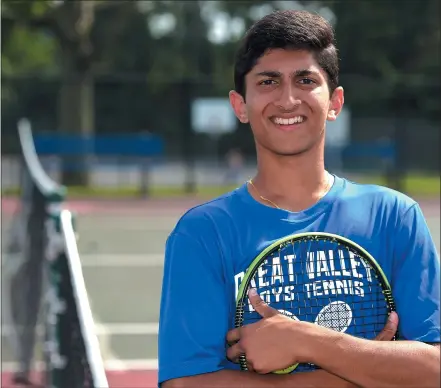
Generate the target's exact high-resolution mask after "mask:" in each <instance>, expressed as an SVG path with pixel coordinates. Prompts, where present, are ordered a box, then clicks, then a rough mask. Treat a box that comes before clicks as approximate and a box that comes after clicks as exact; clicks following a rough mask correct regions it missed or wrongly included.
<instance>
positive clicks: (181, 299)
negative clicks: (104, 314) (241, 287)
mask: <svg viewBox="0 0 441 388" xmlns="http://www.w3.org/2000/svg"><path fill="white" fill-rule="evenodd" d="M192 236H193V234H192ZM192 236H188V235H186V234H180V233H176V232H173V233H172V234H171V235H170V236H169V238H168V240H167V244H166V252H165V264H164V276H163V284H162V296H161V307H160V321H159V349H158V353H159V368H158V369H159V376H158V383H159V384H161V383H162V382H164V381H166V380H170V379H174V378H179V377H185V376H192V375H197V374H203V373H210V372H215V371H218V370H221V369H223V368H224V367H223V366H222V363H223V362H225V358H226V357H225V354H226V348H225V345H226V342H225V341H226V340H225V338H226V333H227V331H228V316H229V315H228V314H229V311H228V306H229V303H228V301H227V293H226V292H225V288H226V286H225V280H224V272H223V270H222V260H221V258H222V257H221V253H220V252H219V248H218V247H215V246H214V245H215V243H214V242H213V240H214V236H213V238H212V239H204V240H201V239H198V238H197V236H195V237H192ZM210 244H213V247H212V246H211V245H210Z"/></svg>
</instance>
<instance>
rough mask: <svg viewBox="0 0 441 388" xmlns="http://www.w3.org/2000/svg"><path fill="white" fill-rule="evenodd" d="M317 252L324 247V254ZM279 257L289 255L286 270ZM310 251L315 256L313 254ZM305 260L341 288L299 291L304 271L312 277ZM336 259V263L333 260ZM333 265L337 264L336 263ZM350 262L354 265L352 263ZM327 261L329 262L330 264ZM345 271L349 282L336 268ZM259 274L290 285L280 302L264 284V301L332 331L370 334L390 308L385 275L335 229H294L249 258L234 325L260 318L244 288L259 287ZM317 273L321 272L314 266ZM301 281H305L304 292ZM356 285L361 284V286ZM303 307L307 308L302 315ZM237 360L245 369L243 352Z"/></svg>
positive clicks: (284, 371) (370, 336) (375, 331)
mask: <svg viewBox="0 0 441 388" xmlns="http://www.w3.org/2000/svg"><path fill="white" fill-rule="evenodd" d="M318 252H327V254H322V253H318ZM319 256H321V258H320V260H316V259H317V258H318V257H319ZM282 257H285V258H287V257H290V258H291V259H290V266H291V267H290V268H289V269H290V271H288V272H289V276H287V275H286V274H287V271H286V267H287V266H286V263H282ZM312 257H315V259H313V258H312ZM308 262H309V265H310V268H309V269H311V266H313V267H314V266H315V271H318V268H319V266H320V267H321V269H320V270H321V271H322V274H323V272H324V273H325V275H330V274H332V275H335V276H334V279H333V276H325V277H324V278H328V280H323V284H326V283H325V282H327V284H328V285H330V284H334V286H335V285H336V284H337V285H339V283H342V284H343V291H342V292H341V290H342V289H341V288H338V289H337V288H332V287H331V288H329V289H328V294H327V295H326V296H323V295H322V297H318V296H317V297H316V298H309V300H308V298H307V297H306V296H305V295H306V294H309V295H310V294H311V293H312V291H311V284H312V283H307V282H305V277H306V278H311V277H312V278H314V276H312V272H313V271H308V270H305V268H306V269H307V268H308ZM325 262H326V263H327V264H325ZM338 262H339V263H340V264H337V263H338ZM338 265H340V267H339V268H338V269H337V267H338ZM352 265H353V266H355V267H356V268H355V269H354V268H352ZM329 267H332V269H331V268H329ZM277 268H279V269H277ZM357 271H358V272H357ZM362 272H364V274H363V275H364V276H362V275H361V273H362ZM350 273H352V274H353V275H354V276H352V277H351V279H349V280H350V281H351V282H349V280H348V282H346V279H344V281H345V282H344V281H343V280H338V278H339V277H341V276H342V274H345V275H348V277H350V276H349V274H350ZM263 274H269V275H268V276H270V277H273V278H278V281H279V289H280V284H282V285H283V288H284V290H285V291H286V290H287V288H286V287H290V290H293V291H294V292H293V293H291V296H290V298H289V299H290V300H289V303H288V304H287V303H286V301H285V303H280V299H281V298H282V297H281V296H280V294H279V300H277V298H276V301H272V299H274V298H272V296H271V287H266V288H267V289H266V290H264V292H263V293H266V295H265V298H263V299H264V300H265V299H266V300H265V301H266V302H267V303H268V304H269V305H271V306H272V307H274V308H276V309H277V310H279V311H280V312H281V313H283V314H285V315H287V316H290V317H291V318H292V319H297V320H305V321H310V322H312V323H315V324H318V325H321V326H325V327H328V328H331V329H333V330H336V331H340V332H348V334H352V335H355V336H359V337H363V338H368V339H373V338H374V337H375V336H376V335H377V334H378V332H380V331H381V330H382V329H383V327H384V324H385V323H386V321H387V317H388V315H389V314H390V312H391V311H394V310H395V304H394V301H393V297H392V291H391V287H390V284H389V281H388V279H387V277H386V276H385V274H384V272H383V270H382V269H381V267H380V265H379V264H378V262H377V261H376V260H375V259H374V258H373V257H372V255H370V254H369V252H367V251H366V250H365V249H364V248H362V247H361V246H360V245H358V244H357V243H355V242H353V241H351V240H349V239H347V238H345V237H342V236H339V235H336V234H332V233H325V232H312V233H299V234H294V235H290V236H286V237H284V238H282V239H279V240H277V241H275V242H274V243H272V244H271V245H269V246H268V247H267V248H266V249H264V250H263V251H262V252H261V253H260V254H259V255H258V256H257V257H256V258H255V259H254V260H253V261H252V263H251V264H250V266H249V267H248V269H247V270H246V272H245V275H244V278H243V280H242V282H241V284H240V286H239V289H238V293H237V298H236V316H235V327H236V328H238V327H241V326H243V325H245V324H249V323H253V322H256V321H257V320H259V319H260V316H259V315H258V313H257V312H255V311H252V310H253V309H252V307H251V306H250V304H249V302H248V297H247V293H248V290H249V288H251V287H255V288H257V289H258V292H260V288H262V287H260V286H262V284H264V285H265V284H266V283H268V282H267V281H263V282H261V281H260V279H261V278H262V276H263ZM317 275H321V274H320V273H318V272H317ZM357 276H358V278H357ZM319 277H320V276H319ZM324 278H323V279H324ZM335 279H337V280H335ZM362 281H364V282H367V284H364V283H363V284H362V286H360V284H361V283H360V282H362ZM253 282H254V283H253ZM274 282H275V281H274ZM356 282H358V283H356ZM308 284H309V285H308ZM354 284H355V285H357V284H358V286H356V287H355V286H354ZM274 287H275V285H274ZM305 287H308V291H307V292H306V293H305ZM360 287H362V288H363V287H364V288H366V290H364V289H361V288H360ZM355 288H358V290H356V291H357V292H359V295H354V294H353V292H354V290H355ZM264 289H265V287H264ZM268 290H270V291H268ZM351 291H352V293H351ZM366 291H367V292H366ZM263 293H262V294H263ZM318 294H319V293H318V292H317V295H318ZM293 295H294V296H295V297H293ZM273 296H274V295H273ZM261 297H262V295H261ZM273 302H274V303H273ZM308 303H309V306H308ZM351 306H352V307H351ZM354 307H355V310H354ZM308 310H309V313H308V314H306V315H305V312H306V311H308ZM369 312H372V314H369ZM363 327H364V329H363ZM348 329H349V330H348ZM394 339H396V337H395V338H394ZM239 364H240V367H241V369H242V370H247V369H248V368H247V361H246V356H245V355H243V356H241V357H239ZM299 365H300V364H296V365H292V366H289V367H287V368H285V369H282V370H278V371H274V372H273V373H276V374H287V373H291V372H292V371H294V370H295V369H296V368H297V367H298V366H299ZM316 368H317V367H316V366H313V365H311V364H306V365H302V369H304V370H308V369H316Z"/></svg>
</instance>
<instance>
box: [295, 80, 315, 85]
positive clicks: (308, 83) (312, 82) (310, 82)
mask: <svg viewBox="0 0 441 388" xmlns="http://www.w3.org/2000/svg"><path fill="white" fill-rule="evenodd" d="M299 82H300V83H302V84H304V85H313V84H315V83H316V82H315V81H314V80H313V79H311V78H302V79H301V80H300V81H299Z"/></svg>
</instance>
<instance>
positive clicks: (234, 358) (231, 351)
mask: <svg viewBox="0 0 441 388" xmlns="http://www.w3.org/2000/svg"><path fill="white" fill-rule="evenodd" d="M243 354H245V352H244V350H243V349H242V348H241V346H240V343H237V344H234V345H232V346H230V347H229V348H228V349H227V359H228V360H230V361H231V362H234V363H236V364H237V363H238V362H239V356H241V355H243Z"/></svg>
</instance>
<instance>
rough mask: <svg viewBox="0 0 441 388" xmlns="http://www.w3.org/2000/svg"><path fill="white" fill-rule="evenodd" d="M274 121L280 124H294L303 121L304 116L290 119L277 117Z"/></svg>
mask: <svg viewBox="0 0 441 388" xmlns="http://www.w3.org/2000/svg"><path fill="white" fill-rule="evenodd" d="M274 122H275V123H276V124H279V125H292V124H296V123H301V122H303V117H302V116H296V117H290V118H289V119H283V118H281V117H276V118H275V119H274Z"/></svg>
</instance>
